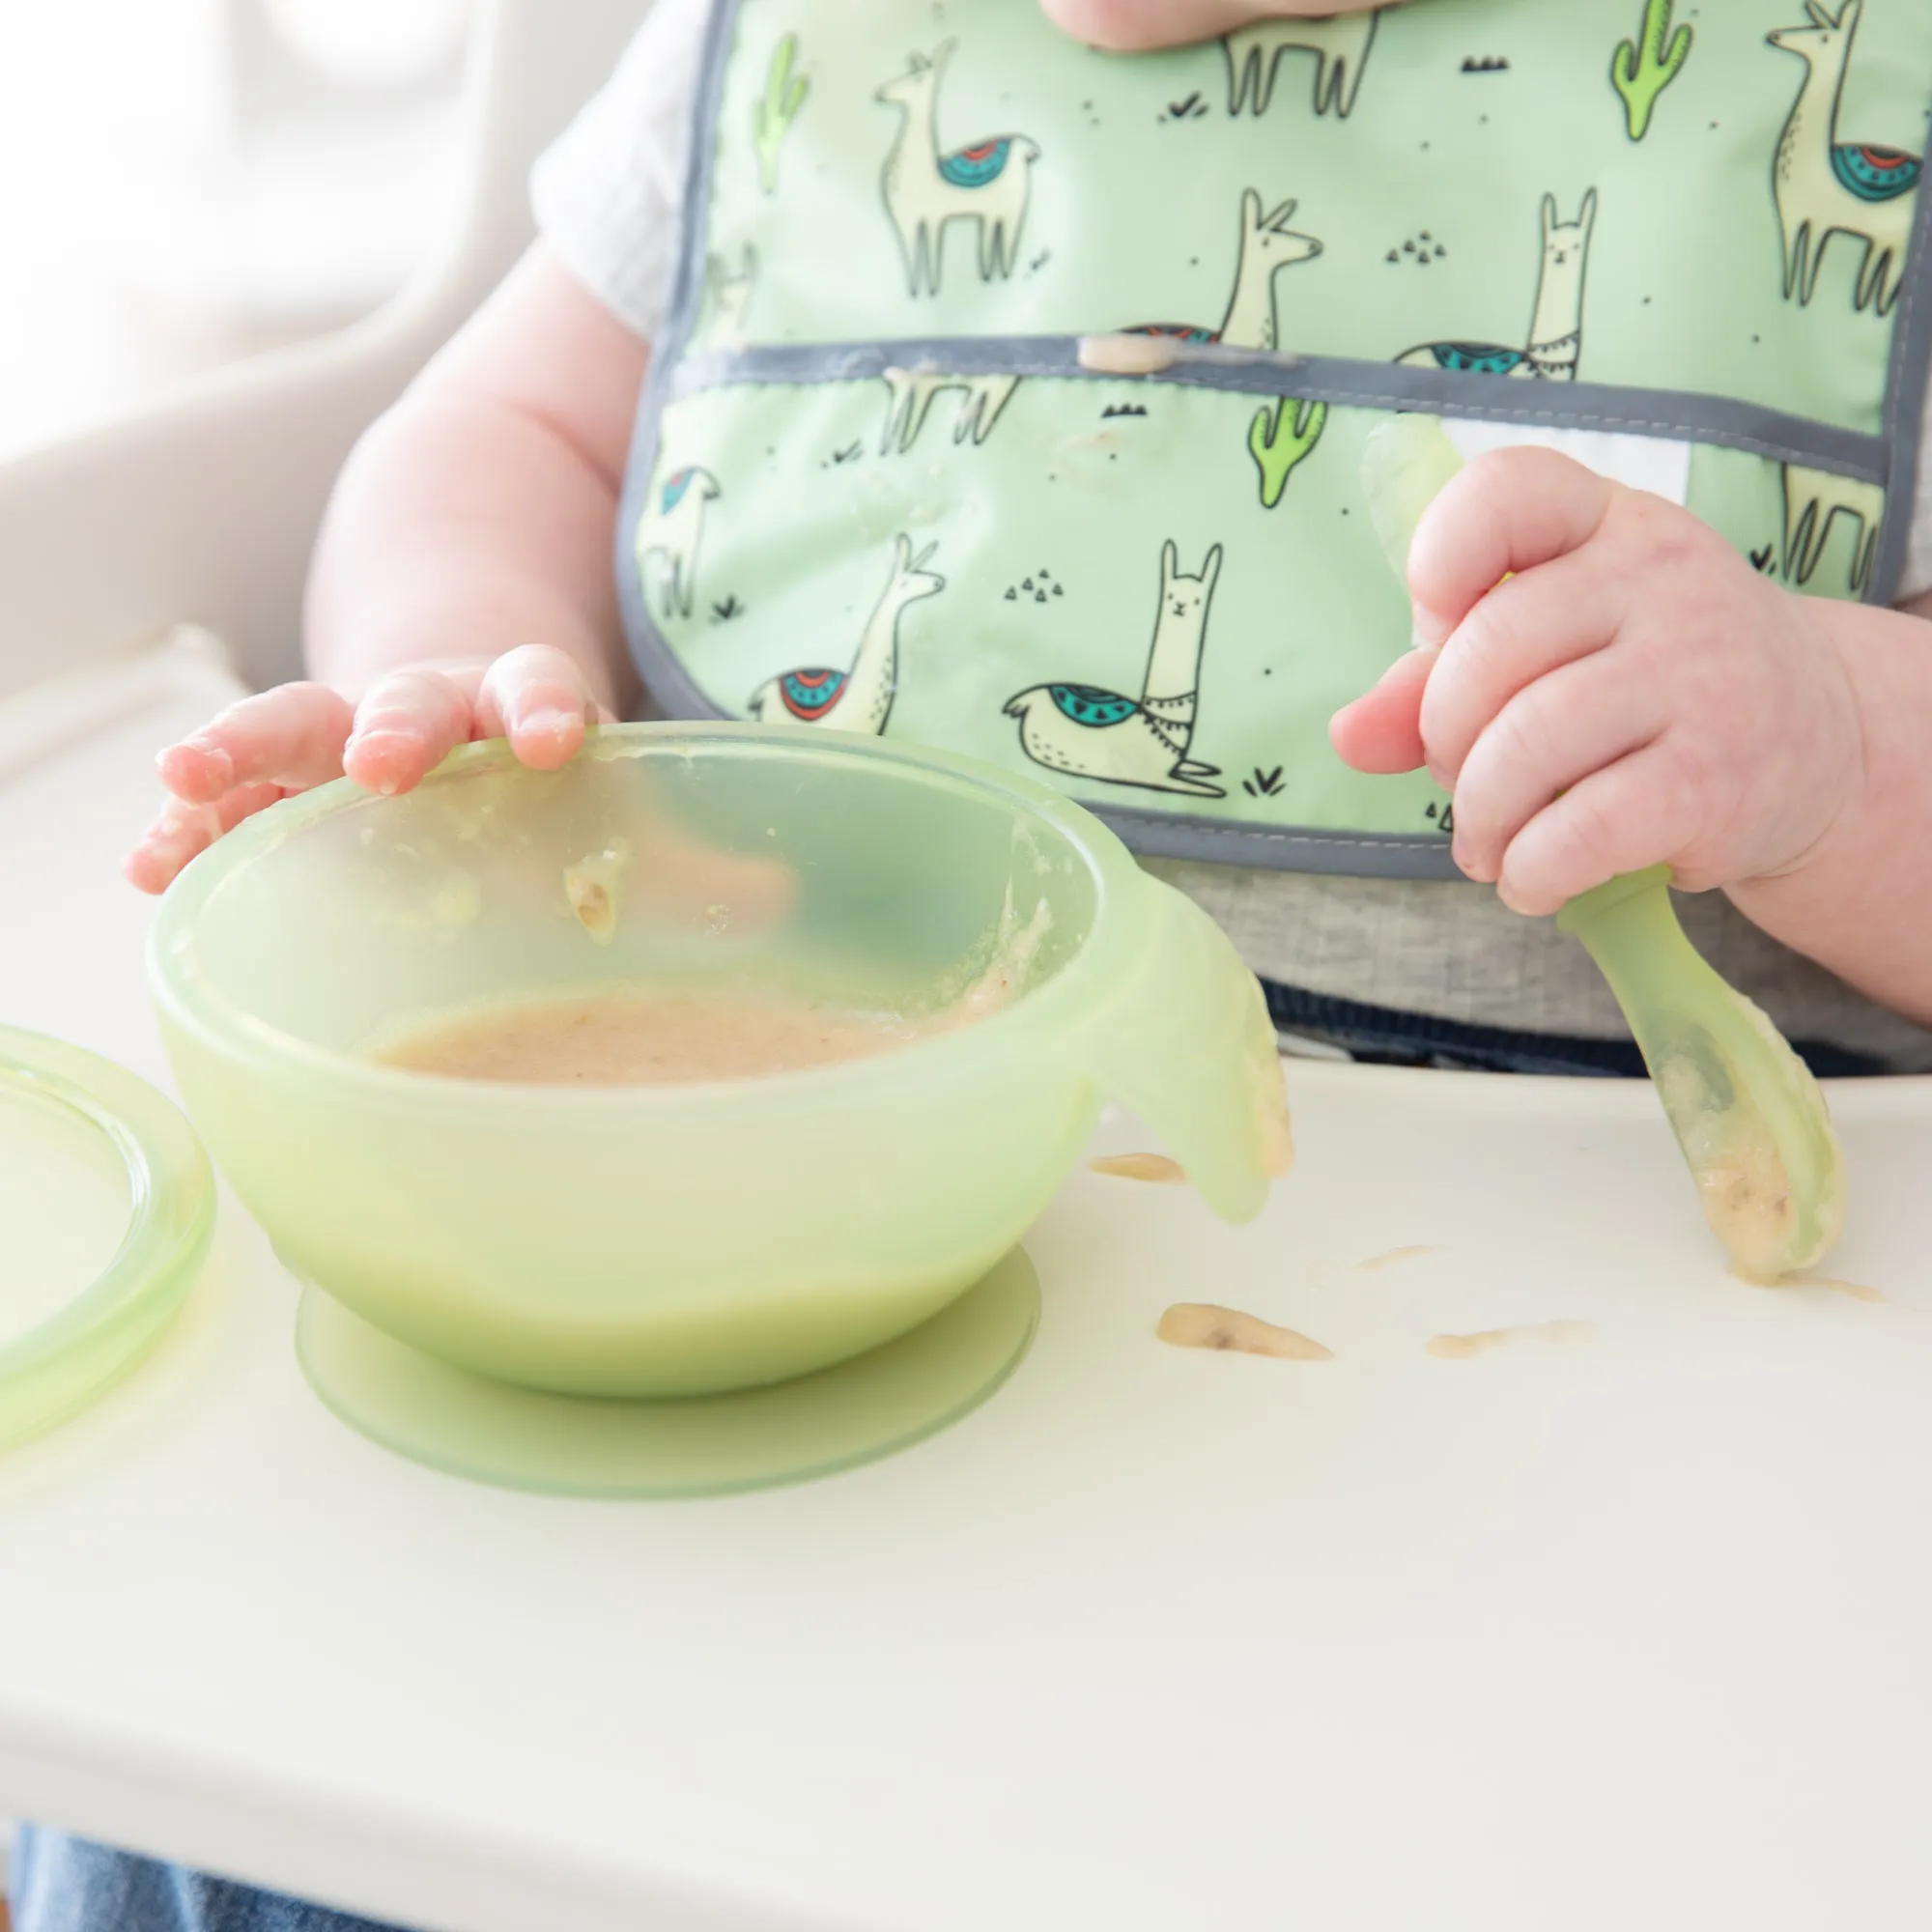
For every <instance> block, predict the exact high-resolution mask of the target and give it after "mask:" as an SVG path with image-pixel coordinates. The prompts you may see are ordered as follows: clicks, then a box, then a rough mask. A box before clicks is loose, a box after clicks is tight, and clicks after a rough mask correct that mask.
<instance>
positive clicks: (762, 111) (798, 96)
mask: <svg viewBox="0 0 1932 1932" xmlns="http://www.w3.org/2000/svg"><path fill="white" fill-rule="evenodd" d="M797 60H798V36H797V35H796V34H787V35H786V36H785V37H784V39H783V40H781V42H780V43H778V45H777V46H775V47H774V48H773V49H772V64H771V66H770V68H769V69H767V70H766V73H765V93H764V98H763V99H761V100H758V101H755V102H754V103H753V107H752V140H753V145H754V146H755V147H756V149H757V153H758V185H760V186H761V187H762V188H763V189H764V191H765V192H766V193H767V194H776V193H777V192H778V189H779V150H780V148H781V147H782V146H783V145H784V137H785V134H786V132H787V130H788V129H789V128H790V127H791V124H792V123H793V122H794V121H796V120H797V119H798V115H799V110H800V108H802V107H803V106H804V105H805V98H806V96H807V95H808V94H810V92H811V83H810V81H809V80H808V79H807V78H806V77H805V75H804V74H802V73H800V74H795V73H794V72H793V71H792V70H793V67H794V66H795V65H796V63H797Z"/></svg>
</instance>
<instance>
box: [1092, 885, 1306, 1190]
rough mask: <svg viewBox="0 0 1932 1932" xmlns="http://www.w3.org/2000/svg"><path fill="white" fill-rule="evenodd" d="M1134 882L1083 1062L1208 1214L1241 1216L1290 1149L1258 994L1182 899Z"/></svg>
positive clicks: (1233, 955) (1280, 1169)
mask: <svg viewBox="0 0 1932 1932" xmlns="http://www.w3.org/2000/svg"><path fill="white" fill-rule="evenodd" d="M1139 884H1140V885H1141V886H1142V888H1143V889H1144V893H1145V897H1142V896H1141V895H1135V900H1134V902H1130V903H1132V912H1133V914H1134V915H1135V916H1137V917H1135V918H1134V919H1133V920H1132V921H1131V924H1130V929H1131V930H1132V936H1133V942H1134V945H1133V951H1134V958H1133V964H1132V965H1131V967H1130V968H1129V970H1128V972H1127V973H1126V974H1125V975H1124V976H1123V977H1122V982H1121V984H1120V987H1119V989H1118V991H1117V992H1116V993H1115V994H1114V996H1113V997H1112V998H1110V999H1107V1000H1104V1001H1102V1002H1101V1003H1100V1004H1098V1005H1097V1006H1096V1007H1095V1008H1094V1009H1093V1010H1091V1011H1090V1012H1089V1014H1088V1015H1087V1017H1086V1021H1085V1023H1084V1025H1083V1027H1082V1029H1081V1032H1080V1036H1079V1044H1078V1047H1077V1049H1076V1051H1077V1052H1078V1054H1079V1057H1080V1061H1081V1065H1082V1070H1083V1071H1084V1072H1085V1073H1086V1074H1087V1076H1088V1077H1089V1078H1090V1079H1091V1080H1092V1081H1093V1082H1094V1085H1095V1086H1097V1087H1098V1088H1099V1089H1100V1091H1101V1092H1102V1093H1103V1094H1106V1095H1107V1096H1108V1097H1109V1098H1110V1099H1114V1100H1118V1101H1121V1102H1122V1104H1123V1105H1125V1106H1128V1107H1131V1108H1132V1109H1133V1110H1134V1112H1135V1113H1137V1114H1139V1115H1140V1116H1141V1117H1142V1118H1143V1119H1144V1120H1145V1121H1146V1122H1148V1124H1149V1125H1150V1126H1151V1127H1153V1128H1154V1129H1155V1130H1156V1131H1157V1132H1158V1133H1159V1134H1160V1135H1161V1136H1162V1137H1163V1138H1164V1139H1165V1140H1166V1142H1167V1144H1168V1146H1169V1147H1170V1148H1171V1149H1172V1150H1173V1151H1174V1154H1175V1157H1176V1158H1177V1159H1178V1160H1179V1162H1180V1164H1181V1166H1182V1167H1184V1168H1185V1169H1186V1170H1187V1177H1188V1179H1190V1180H1191V1181H1192V1182H1193V1183H1194V1186H1195V1188H1196V1190H1197V1191H1198V1192H1199V1194H1200V1195H1201V1197H1202V1199H1203V1200H1205V1201H1206V1202H1207V1203H1208V1207H1209V1208H1212V1209H1213V1210H1214V1212H1215V1213H1216V1214H1218V1215H1219V1216H1220V1217H1221V1218H1222V1219H1223V1220H1224V1221H1236V1222H1240V1221H1251V1220H1253V1219H1254V1217H1255V1216H1256V1215H1257V1214H1259V1213H1260V1212H1261V1210H1262V1208H1263V1206H1264V1204H1265V1202H1266V1200H1267V1197H1268V1190H1269V1188H1270V1187H1271V1186H1272V1185H1273V1183H1274V1181H1275V1180H1276V1179H1279V1178H1280V1177H1281V1176H1282V1175H1285V1174H1286V1173H1287V1172H1288V1170H1289V1168H1290V1166H1291V1165H1292V1163H1293V1158H1294V1149H1293V1141H1292V1139H1291V1138H1290V1134H1289V1125H1288V1103H1287V1098H1286V1095H1285V1093H1284V1089H1283V1085H1282V1076H1281V1058H1280V1053H1279V1051H1278V1049H1277V1046H1276V1042H1275V1033H1274V1026H1273V1023H1272V1022H1271V1021H1270V1020H1269V1018H1268V1012H1267V1005H1266V1003H1265V1001H1264V999H1263V998H1262V989H1261V987H1260V985H1259V984H1258V983H1257V981H1256V980H1255V977H1254V975H1253V974H1252V973H1250V972H1249V971H1248V969H1247V967H1246V966H1244V965H1243V964H1242V963H1241V956H1240V954H1239V953H1238V952H1236V951H1235V948H1234V946H1233V944H1232V943H1231V942H1230V941H1229V939H1228V937H1227V935H1226V934H1225V933H1224V932H1223V931H1222V930H1221V928H1220V927H1219V926H1218V925H1216V924H1215V923H1214V922H1213V921H1212V920H1211V919H1209V918H1208V915H1207V914H1206V913H1205V912H1203V911H1202V910H1201V908H1200V907H1199V906H1197V905H1196V904H1195V903H1194V901H1193V900H1192V899H1190V898H1187V897H1186V896H1185V895H1182V894H1180V893H1179V892H1177V891H1175V889H1174V888H1173V887H1172V886H1169V885H1166V884H1164V883H1162V882H1161V881H1160V880H1157V879H1153V878H1150V877H1148V876H1147V875H1146V874H1142V875H1141V877H1140V880H1139ZM1123 910H1124V908H1123ZM1135 928H1137V929H1135Z"/></svg>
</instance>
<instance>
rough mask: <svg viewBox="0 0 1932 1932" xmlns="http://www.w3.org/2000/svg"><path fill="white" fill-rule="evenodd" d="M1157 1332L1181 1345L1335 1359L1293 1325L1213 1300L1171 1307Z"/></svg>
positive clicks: (1302, 1358) (1301, 1358)
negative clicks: (1219, 1305)
mask: <svg viewBox="0 0 1932 1932" xmlns="http://www.w3.org/2000/svg"><path fill="white" fill-rule="evenodd" d="M1154 1333H1155V1334H1156V1335H1158V1336H1159V1337H1160V1339H1161V1340H1162V1341H1163V1342H1171V1343H1172V1344H1173V1345H1174V1346H1175V1347H1176V1348H1177V1349H1232V1350H1236V1351H1237V1352H1239V1353H1241V1354H1244V1355H1273V1356H1275V1357H1276V1358H1277V1359H1279V1360H1281V1361H1284V1362H1332V1361H1333V1360H1334V1359H1335V1351H1334V1350H1332V1349H1324V1348H1323V1347H1322V1346H1321V1343H1320V1342H1315V1341H1311V1340H1310V1339H1309V1338H1308V1337H1307V1336H1306V1335H1298V1334H1296V1333H1295V1331H1294V1330H1293V1328H1277V1327H1276V1326H1275V1324H1274V1323H1273V1322H1272V1321H1263V1320H1262V1319H1261V1317H1260V1316H1259V1315H1246V1314H1243V1313H1242V1312H1241V1310H1240V1309H1238V1308H1216V1307H1214V1306H1213V1305H1212V1304H1211V1303H1209V1302H1188V1301H1183V1302H1181V1303H1179V1305H1178V1306H1176V1307H1173V1308H1170V1309H1169V1310H1168V1311H1167V1313H1166V1314H1165V1315H1163V1316H1162V1317H1161V1318H1160V1326H1159V1327H1157V1328H1156V1329H1155V1330H1154Z"/></svg>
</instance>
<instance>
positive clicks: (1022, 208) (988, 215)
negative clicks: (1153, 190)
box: [874, 41, 1039, 298]
mask: <svg viewBox="0 0 1932 1932" xmlns="http://www.w3.org/2000/svg"><path fill="white" fill-rule="evenodd" d="M955 44H956V43H954V42H952V41H948V42H947V43H945V44H944V45H943V46H942V47H940V49H939V50H938V52H937V53H934V54H932V55H930V56H927V55H925V54H914V55H913V57H912V61H911V64H910V65H909V66H908V67H907V69H906V71H905V72H903V73H902V74H899V75H897V76H896V77H895V78H894V79H892V80H889V81H887V82H886V84H885V85H884V86H883V87H881V88H880V89H879V91H878V94H877V95H876V96H875V97H874V98H875V99H878V100H880V101H882V102H883V103H884V104H885V105H887V106H888V107H896V108H897V109H898V110H899V114H900V117H901V119H900V122H899V130H898V134H897V136H896V137H895V140H894V142H893V146H892V152H891V153H890V154H889V155H887V156H886V165H885V173H884V176H883V185H884V189H885V197H886V213H888V214H890V215H891V216H892V220H893V227H894V228H895V230H896V231H897V233H898V238H899V249H900V252H901V253H902V254H903V255H904V257H905V270H906V280H907V282H908V283H909V284H910V285H911V288H912V293H913V295H914V296H915V298H916V297H918V295H919V294H920V293H921V291H922V289H926V290H930V291H931V293H932V294H933V295H935V296H936V295H937V294H938V293H939V283H940V276H941V274H942V272H943V270H944V268H945V246H946V230H947V228H948V226H949V225H950V224H951V223H952V222H954V221H972V222H975V223H977V224H978V226H979V231H980V235H979V241H980V280H981V281H982V282H990V281H992V280H993V279H994V278H995V277H996V276H997V277H998V278H999V279H1000V280H1002V281H1004V280H1006V279H1007V277H1009V275H1011V273H1012V272H1013V265H1014V264H1015V263H1016V262H1017V261H1018V260H1019V252H1020V231H1021V230H1022V229H1023V228H1024V227H1025V226H1026V217H1027V206H1028V203H1029V202H1030V200H1031V199H1032V193H1033V164H1034V163H1035V162H1036V161H1037V160H1038V159H1039V149H1038V147H1037V145H1036V144H1035V143H1034V142H1032V141H1030V140H1028V139H1027V137H1026V136H1025V135H1024V134H996V135H993V136H990V137H989V138H987V139H984V140H980V141H975V142H974V143H972V145H971V146H969V147H964V148H954V149H952V150H945V149H942V148H941V147H940V145H939V87H940V83H941V81H942V80H944V79H945V77H946V65H947V62H948V61H950V60H951V59H952V50H953V48H954V46H955Z"/></svg>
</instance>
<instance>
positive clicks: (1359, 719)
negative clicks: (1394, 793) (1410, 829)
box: [1328, 647, 1441, 774]
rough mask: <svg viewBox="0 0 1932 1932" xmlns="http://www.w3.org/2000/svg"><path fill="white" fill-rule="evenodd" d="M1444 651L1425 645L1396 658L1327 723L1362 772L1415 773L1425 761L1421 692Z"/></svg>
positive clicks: (1338, 747) (1339, 745)
mask: <svg viewBox="0 0 1932 1932" xmlns="http://www.w3.org/2000/svg"><path fill="white" fill-rule="evenodd" d="M1440 656H1441V652H1439V651H1437V650H1435V649H1433V648H1428V647H1425V648H1423V649H1420V650H1413V651H1409V652H1407V653H1406V654H1405V655H1404V656H1402V657H1399V658H1398V659H1396V661H1395V663H1394V664H1392V665H1390V666H1389V668H1388V669H1387V670H1385V671H1383V672H1382V674H1381V676H1380V677H1379V678H1378V679H1377V680H1376V683H1375V685H1374V686H1373V688H1372V689H1370V690H1368V691H1366V692H1364V693H1363V694H1362V696H1360V697H1358V698H1356V699H1355V701H1354V702H1353V703H1352V704H1345V705H1344V706H1343V707H1342V709H1341V710H1340V711H1338V712H1336V714H1335V715H1334V717H1333V718H1331V719H1330V720H1329V721H1328V740H1329V742H1330V743H1331V744H1332V745H1333V746H1334V747H1335V750H1336V752H1337V753H1339V754H1340V756H1341V759H1342V762H1343V763H1344V764H1347V765H1350V766H1352V767H1353V768H1354V769H1355V770H1356V771H1358V772H1375V773H1378V774H1380V773H1387V772H1412V771H1414V770H1415V769H1416V767H1417V766H1418V765H1420V764H1421V763H1422V761H1423V756H1424V753H1423V749H1422V694H1423V691H1424V689H1425V688H1426V687H1427V685H1428V683H1429V678H1430V673H1431V672H1432V671H1433V670H1434V669H1435V662H1436V659H1437V658H1439V657H1440Z"/></svg>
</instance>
